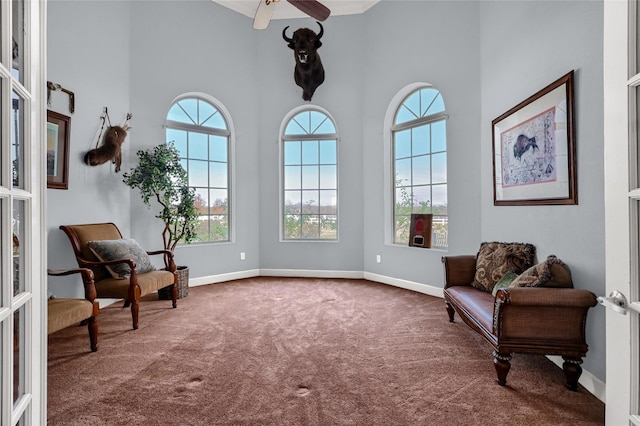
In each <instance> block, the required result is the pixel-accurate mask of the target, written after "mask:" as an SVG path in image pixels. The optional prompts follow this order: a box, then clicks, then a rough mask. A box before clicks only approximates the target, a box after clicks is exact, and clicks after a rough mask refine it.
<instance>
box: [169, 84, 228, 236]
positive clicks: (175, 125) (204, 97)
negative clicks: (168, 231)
mask: <svg viewBox="0 0 640 426" xmlns="http://www.w3.org/2000/svg"><path fill="white" fill-rule="evenodd" d="M186 99H197V100H200V101H202V102H206V103H208V104H210V105H211V106H212V107H214V108H215V109H217V110H218V112H219V114H221V115H222V118H223V119H224V121H225V123H226V125H227V129H226V130H224V129H220V128H215V127H207V126H202V125H197V124H190V123H184V122H181V121H175V120H170V119H169V118H168V116H169V112H170V111H171V108H173V106H174V105H176V104H177V103H178V102H180V101H184V100H186ZM164 130H165V143H167V142H168V138H167V131H168V130H179V131H186V132H194V133H200V134H206V135H207V136H223V137H226V138H227V162H226V164H227V197H228V198H227V220H228V222H229V223H228V229H227V239H225V240H207V241H194V242H192V243H190V244H191V245H203V244H228V243H233V242H235V238H236V237H235V236H236V209H235V208H234V203H235V199H236V196H235V194H236V192H235V187H236V185H235V127H234V124H233V120H232V118H231V114H229V111H228V110H227V108H226V107H225V106H224V104H222V102H220V101H219V100H218V99H216V98H214V97H213V96H211V95H208V94H205V93H201V92H188V93H183V94H181V95H179V96H177V97H176V98H174V99H173V100H172V101H171V102H170V103H169V107H168V108H167V111H166V114H165V124H164ZM184 159H185V157H182V156H181V157H180V160H181V161H182V160H184ZM206 161H207V163H211V162H212V160H211V158H210V157H209V158H208V159H207V160H206ZM188 173H189V171H188V169H187V175H188ZM207 184H208V185H210V182H208V183H207ZM189 187H190V188H194V189H196V188H207V190H211V189H215V188H214V187H211V186H207V187H201V186H196V187H194V186H191V185H190V186H189ZM209 216H210V217H211V216H215V215H213V214H211V213H209ZM179 246H184V244H183V243H179Z"/></svg>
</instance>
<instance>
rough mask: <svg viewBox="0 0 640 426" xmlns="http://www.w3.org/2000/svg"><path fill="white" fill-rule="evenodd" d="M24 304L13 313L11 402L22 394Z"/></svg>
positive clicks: (14, 401)
mask: <svg viewBox="0 0 640 426" xmlns="http://www.w3.org/2000/svg"><path fill="white" fill-rule="evenodd" d="M25 309H26V308H25V306H24V305H23V306H21V307H20V309H18V310H17V311H16V312H14V314H13V403H14V405H15V403H16V401H18V399H19V398H20V397H21V396H22V395H24V384H25V383H24V366H25V328H24V327H25V323H26V322H25Z"/></svg>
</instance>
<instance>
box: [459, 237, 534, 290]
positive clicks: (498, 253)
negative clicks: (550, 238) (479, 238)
mask: <svg viewBox="0 0 640 426" xmlns="http://www.w3.org/2000/svg"><path fill="white" fill-rule="evenodd" d="M535 257H536V248H535V246H534V245H532V244H526V243H499V242H492V243H482V244H480V250H479V251H478V255H477V256H476V274H475V277H474V279H473V282H472V283H471V285H472V286H473V287H475V288H477V289H479V290H482V291H486V292H491V291H492V290H493V287H494V286H495V285H496V283H497V282H498V280H499V279H500V278H502V277H503V276H504V274H506V273H507V272H509V271H511V272H515V273H516V274H521V273H522V272H524V271H525V270H526V269H528V268H530V267H531V266H532V265H533V262H534V259H535Z"/></svg>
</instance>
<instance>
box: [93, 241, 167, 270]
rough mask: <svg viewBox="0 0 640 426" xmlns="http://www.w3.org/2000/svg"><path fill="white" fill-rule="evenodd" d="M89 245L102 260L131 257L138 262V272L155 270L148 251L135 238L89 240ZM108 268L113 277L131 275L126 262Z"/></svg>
mask: <svg viewBox="0 0 640 426" xmlns="http://www.w3.org/2000/svg"><path fill="white" fill-rule="evenodd" d="M87 246H89V248H90V249H91V251H92V252H93V254H94V255H95V256H96V257H97V258H98V259H99V260H101V261H103V262H104V261H110V260H118V259H131V260H133V261H134V262H135V263H136V272H137V273H138V274H144V273H145V272H150V271H155V269H156V268H155V267H154V266H153V264H152V263H151V260H150V259H149V256H148V255H147V252H146V251H144V249H143V248H142V247H140V245H139V244H138V243H137V242H136V240H133V239H127V238H120V239H117V240H100V241H89V242H88V243H87ZM107 270H108V271H109V273H111V276H113V278H117V279H125V278H127V277H128V276H129V275H131V268H129V265H128V264H126V263H119V264H116V265H110V266H107Z"/></svg>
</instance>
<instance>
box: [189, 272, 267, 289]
mask: <svg viewBox="0 0 640 426" xmlns="http://www.w3.org/2000/svg"><path fill="white" fill-rule="evenodd" d="M258 276H260V270H259V269H249V270H247V271H239V272H230V273H228V274H220V275H208V276H206V277H198V278H189V287H198V286H200V285H207V284H216V283H222V282H225V281H233V280H241V279H243V278H253V277H258Z"/></svg>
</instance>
